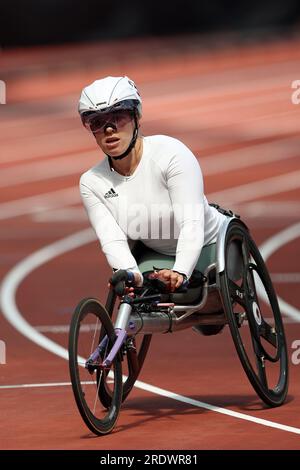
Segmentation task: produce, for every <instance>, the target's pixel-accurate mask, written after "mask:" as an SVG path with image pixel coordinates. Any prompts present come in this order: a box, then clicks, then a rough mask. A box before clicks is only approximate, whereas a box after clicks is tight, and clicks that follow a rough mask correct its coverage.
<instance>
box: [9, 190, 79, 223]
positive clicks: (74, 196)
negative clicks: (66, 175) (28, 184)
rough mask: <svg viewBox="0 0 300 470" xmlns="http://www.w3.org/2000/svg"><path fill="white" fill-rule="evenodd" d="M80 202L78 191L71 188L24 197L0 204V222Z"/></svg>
mask: <svg viewBox="0 0 300 470" xmlns="http://www.w3.org/2000/svg"><path fill="white" fill-rule="evenodd" d="M79 202H81V199H80V194H79V189H78V187H76V186H72V187H70V188H66V189H60V190H58V191H52V192H49V193H44V194H41V195H37V196H29V197H24V198H22V199H16V200H14V201H9V202H2V203H1V204H0V220H5V219H12V218H14V217H18V216H21V215H25V214H36V213H38V212H43V211H46V210H49V209H56V208H61V207H66V206H70V205H74V204H78V203H79Z"/></svg>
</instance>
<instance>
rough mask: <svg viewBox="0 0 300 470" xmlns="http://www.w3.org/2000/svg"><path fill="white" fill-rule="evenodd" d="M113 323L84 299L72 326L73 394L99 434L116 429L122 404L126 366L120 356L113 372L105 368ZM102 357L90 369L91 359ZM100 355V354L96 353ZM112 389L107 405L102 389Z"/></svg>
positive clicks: (97, 306) (95, 304) (96, 304)
mask: <svg viewBox="0 0 300 470" xmlns="http://www.w3.org/2000/svg"><path fill="white" fill-rule="evenodd" d="M115 338H116V336H115V332H114V328H113V325H112V322H111V320H110V318H109V316H108V314H107V312H106V310H105V308H104V307H103V306H102V305H101V304H100V303H99V302H98V301H97V300H96V299H84V300H82V301H81V302H80V303H79V305H78V306H77V308H76V310H75V312H74V315H73V318H72V321H71V326H70V335H69V367H70V376H71V382H72V388H73V393H74V396H75V400H76V403H77V407H78V409H79V412H80V414H81V416H82V418H83V420H84V422H85V423H86V425H87V426H88V428H89V429H90V430H91V431H93V432H94V433H95V434H99V435H100V434H108V433H109V432H111V431H112V429H113V428H114V426H115V424H116V421H117V418H118V415H119V411H120V406H121V402H122V365H121V357H120V354H118V355H117V356H116V358H115V360H114V362H113V363H112V365H111V368H110V369H109V370H104V369H103V368H101V364H102V362H103V359H104V358H105V357H106V356H107V355H108V353H109V351H110V350H111V347H112V345H113V344H114V341H115ZM98 345H100V348H99V350H98V351H99V354H98V357H96V358H95V359H94V360H93V361H92V362H91V363H90V364H89V368H88V369H87V368H86V361H87V359H88V358H89V357H90V356H91V355H92V354H93V353H94V352H95V351H97V347H98ZM96 356H97V354H96ZM103 387H109V390H110V402H109V403H106V405H104V406H103V403H102V400H101V393H100V390H102V389H103Z"/></svg>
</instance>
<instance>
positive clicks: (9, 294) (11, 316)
mask: <svg viewBox="0 0 300 470" xmlns="http://www.w3.org/2000/svg"><path fill="white" fill-rule="evenodd" d="M94 239H95V235H94V232H93V231H92V230H91V229H87V230H84V231H80V232H78V233H76V234H74V235H71V236H69V237H67V238H64V239H62V240H59V241H58V242H55V243H52V244H51V245H48V246H46V247H44V248H42V249H40V250H38V251H37V252H35V253H33V254H31V255H29V256H28V257H27V258H25V259H24V260H23V261H21V262H19V263H18V264H17V265H16V266H15V267H14V268H13V269H12V270H11V271H10V272H9V273H8V274H7V275H6V277H5V278H4V280H3V282H2V285H1V290H0V305H1V309H2V312H3V315H4V317H5V318H6V319H7V321H8V322H9V323H10V324H12V325H13V326H14V328H16V329H17V330H18V331H19V332H20V333H21V334H22V335H24V336H26V337H27V338H28V339H29V340H30V341H33V342H35V343H36V344H38V345H39V346H41V347H43V348H44V349H46V350H48V351H50V352H52V353H54V354H56V355H58V356H59V357H62V358H64V359H66V360H68V351H67V350H66V349H65V348H63V347H62V346H60V345H58V344H56V343H55V342H54V341H51V340H50V339H49V338H47V337H46V336H44V335H42V334H41V333H40V332H38V331H37V330H36V329H35V328H34V327H33V326H32V325H30V324H29V323H28V322H27V321H26V320H25V319H24V318H23V317H22V314H21V312H20V311H19V310H18V308H17V305H16V292H17V289H18V286H19V285H20V284H21V282H22V281H23V280H24V279H25V278H26V277H27V276H28V275H29V274H30V273H31V272H32V271H33V270H34V269H36V268H38V267H39V266H41V265H43V264H44V263H46V262H48V261H50V260H52V259H53V258H55V257H57V256H60V255H62V254H64V253H66V252H68V251H71V250H73V249H75V248H78V247H80V246H82V245H85V244H86V243H90V242H91V241H93V240H94ZM135 386H136V387H137V388H140V389H142V390H146V391H150V392H151V393H156V394H158V395H162V396H166V397H168V398H171V399H174V400H177V401H180V402H183V403H188V404H190V405H192V406H197V407H200V408H205V409H208V410H210V411H214V412H217V413H221V414H224V415H228V416H231V417H233V418H237V419H243V420H246V421H251V422H253V423H256V424H261V425H264V426H269V427H272V428H276V429H279V430H283V431H287V432H292V433H296V434H300V429H298V428H293V427H291V426H286V425H283V424H280V423H276V422H273V421H268V420H263V419H260V418H256V417H253V416H250V415H247V414H244V413H238V412H235V411H233V410H229V409H225V408H221V407H216V406H214V405H210V404H208V403H204V402H200V401H198V400H192V399H190V398H188V397H185V396H182V395H178V394H176V393H173V392H169V391H167V390H164V389H161V388H158V387H155V386H152V385H149V384H146V383H144V382H141V381H137V382H136V384H135Z"/></svg>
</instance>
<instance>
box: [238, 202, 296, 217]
mask: <svg viewBox="0 0 300 470" xmlns="http://www.w3.org/2000/svg"><path fill="white" fill-rule="evenodd" d="M240 210H241V211H242V213H243V216H244V217H264V218H275V217H288V218H296V219H297V220H299V219H300V204H299V201H278V200H276V201H274V200H273V201H255V202H248V203H246V204H242V205H241V209H240Z"/></svg>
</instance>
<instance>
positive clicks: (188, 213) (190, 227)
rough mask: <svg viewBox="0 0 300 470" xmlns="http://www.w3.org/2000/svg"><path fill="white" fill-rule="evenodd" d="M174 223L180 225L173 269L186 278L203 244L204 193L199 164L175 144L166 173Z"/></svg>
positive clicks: (190, 153)
mask: <svg viewBox="0 0 300 470" xmlns="http://www.w3.org/2000/svg"><path fill="white" fill-rule="evenodd" d="M166 179H167V185H168V190H169V194H170V198H171V202H172V206H173V210H174V216H175V219H176V222H177V224H178V226H179V228H180V231H179V235H178V243H177V249H176V259H175V264H174V266H173V270H174V271H177V272H178V273H183V274H185V275H186V276H187V278H189V277H190V276H191V274H192V272H193V270H194V268H195V265H196V263H197V261H198V258H199V256H200V253H201V250H202V246H203V243H204V193H203V178H202V172H201V169H200V166H199V163H198V161H197V159H196V157H195V156H194V155H193V153H192V152H191V151H190V150H189V149H188V148H187V147H186V146H185V145H184V144H181V143H179V146H178V149H176V153H175V152H174V156H173V157H172V159H171V160H170V162H169V165H168V168H167V173H166Z"/></svg>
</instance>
